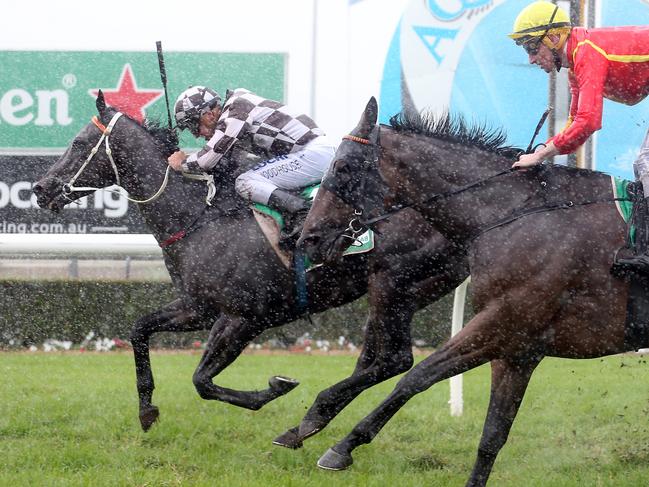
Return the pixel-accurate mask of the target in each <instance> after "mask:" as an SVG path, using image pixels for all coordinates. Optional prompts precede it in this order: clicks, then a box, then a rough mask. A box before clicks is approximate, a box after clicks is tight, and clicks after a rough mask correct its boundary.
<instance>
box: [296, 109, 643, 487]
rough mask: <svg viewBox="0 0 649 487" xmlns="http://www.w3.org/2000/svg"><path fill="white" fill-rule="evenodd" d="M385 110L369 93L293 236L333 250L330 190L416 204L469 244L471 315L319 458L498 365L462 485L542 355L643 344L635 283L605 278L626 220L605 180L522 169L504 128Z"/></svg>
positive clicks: (482, 465)
mask: <svg viewBox="0 0 649 487" xmlns="http://www.w3.org/2000/svg"><path fill="white" fill-rule="evenodd" d="M377 111H378V108H377V104H376V100H374V99H373V98H372V99H371V100H370V102H369V103H368V104H367V107H366V108H365V111H364V112H363V115H362V117H361V120H360V122H359V124H358V125H357V126H356V128H355V129H354V130H353V131H352V132H351V134H350V135H349V136H347V137H345V139H346V140H344V141H343V142H342V143H341V144H340V146H339V148H338V151H337V153H336V156H335V158H334V160H333V162H332V167H331V169H330V171H329V173H328V174H327V175H326V177H325V179H324V181H323V186H324V187H326V188H328V189H329V190H328V191H325V192H322V193H321V194H320V195H318V196H317V197H316V200H315V202H314V204H313V207H312V208H311V212H310V214H309V216H308V218H307V222H306V226H305V228H304V230H303V232H302V235H301V238H300V240H299V241H298V245H301V246H302V247H303V248H305V250H306V251H307V253H308V254H309V255H312V256H324V255H328V254H330V253H332V252H335V250H336V249H335V247H336V242H337V239H336V236H337V235H338V234H339V232H340V231H341V230H342V229H344V228H345V222H344V220H340V221H338V222H336V221H334V217H333V215H335V213H334V212H333V211H331V205H332V204H334V203H335V201H336V198H335V196H334V194H333V193H335V194H336V195H337V196H338V197H340V198H342V199H344V200H345V201H347V202H348V203H349V204H350V205H352V206H354V207H356V208H363V212H366V211H367V210H370V211H371V212H373V213H374V215H376V214H377V212H379V213H381V212H382V213H383V214H386V215H390V214H392V216H394V212H397V211H398V210H399V208H403V207H412V208H415V209H417V210H418V211H419V212H420V213H421V214H422V215H423V216H424V217H425V218H426V220H427V221H428V222H429V223H430V224H431V225H432V226H434V227H435V228H436V229H437V230H439V231H440V233H442V235H444V236H445V237H446V238H447V239H448V240H449V241H453V242H456V243H457V244H458V245H460V246H464V247H465V248H466V250H467V253H468V259H469V266H470V270H471V279H472V289H473V308H474V312H475V313H476V314H475V317H474V318H473V319H471V320H470V321H469V323H468V324H467V325H466V326H465V327H464V329H463V330H462V331H461V332H460V333H458V334H457V335H455V336H454V337H452V338H451V339H450V340H449V341H448V342H446V343H445V344H444V345H443V346H441V347H440V348H439V349H438V350H436V351H435V352H434V353H432V354H431V355H430V356H429V357H427V358H426V359H425V360H423V361H422V362H420V363H419V364H417V365H416V366H415V367H414V368H412V369H411V370H410V371H409V372H408V373H407V374H406V375H405V376H404V377H403V378H402V379H401V380H400V381H399V382H398V383H397V385H396V386H395V388H394V390H393V391H392V392H391V393H390V394H389V396H388V397H387V398H386V399H385V400H384V401H383V402H382V403H381V404H380V405H379V406H378V407H377V408H376V409H374V410H373V411H372V412H371V413H370V414H369V415H368V416H367V417H366V418H364V419H363V420H362V421H361V422H360V423H359V424H358V425H357V426H356V427H354V428H353V430H352V431H351V432H350V433H349V434H348V435H347V436H346V437H345V438H344V439H343V440H341V441H340V442H338V443H337V444H336V445H335V446H333V447H332V448H330V449H329V450H328V451H327V452H326V453H325V454H324V455H323V456H322V457H321V458H320V460H319V461H318V466H320V467H322V468H325V469H331V470H342V469H345V468H347V467H349V466H350V465H351V464H352V461H353V459H352V451H353V450H354V449H355V448H356V447H358V446H359V445H361V444H365V443H370V442H371V441H372V439H373V438H374V437H375V436H376V435H377V434H378V432H379V431H380V430H381V428H383V426H385V425H386V423H387V422H388V421H389V419H390V418H391V417H392V416H393V415H394V414H395V413H396V412H397V411H398V410H399V409H400V408H401V407H402V406H404V405H405V404H406V402H407V401H408V400H409V399H410V398H411V397H412V396H414V395H415V394H418V393H420V392H423V391H425V390H426V389H428V388H429V387H431V386H432V385H433V384H436V383H437V382H440V381H442V380H444V379H447V378H449V377H452V376H454V375H456V374H459V373H462V372H465V371H468V370H470V369H472V368H474V367H477V366H479V365H482V364H485V363H487V362H490V363H491V370H492V384H491V398H490V403H489V407H488V411H487V417H486V420H485V423H484V429H483V433H482V438H481V440H480V444H479V447H478V453H477V459H476V462H475V464H474V467H473V470H472V472H471V476H470V478H469V480H468V482H467V485H470V486H479V485H485V484H486V482H487V479H488V477H489V474H490V472H491V469H492V467H493V464H494V462H495V460H496V456H497V454H498V452H499V451H500V449H501V448H502V447H503V445H504V444H505V442H506V440H507V436H508V434H509V431H510V428H511V426H512V423H513V421H514V419H515V416H516V414H517V412H518V409H519V406H520V404H521V401H522V399H523V396H524V394H525V390H526V388H527V385H528V382H529V380H530V377H531V375H532V373H533V371H534V370H535V368H536V366H537V365H538V364H539V362H540V361H541V360H542V359H543V358H544V357H546V356H553V357H564V358H593V357H600V356H604V355H608V354H614V353H620V352H625V351H629V350H634V349H637V348H640V347H644V346H647V342H649V340H648V339H647V330H631V329H630V328H631V327H629V326H626V325H625V320H626V316H627V313H626V306H627V297H628V295H629V283H628V281H627V280H625V279H621V278H617V277H614V276H613V275H611V273H610V268H611V265H612V263H613V259H614V255H615V252H616V251H617V250H618V249H619V248H620V247H621V246H623V244H624V242H625V236H626V226H625V222H624V221H623V219H622V217H621V215H620V214H618V210H617V208H616V202H617V201H616V200H617V199H618V198H616V197H615V195H614V192H613V185H612V178H611V177H610V176H608V175H605V174H603V173H598V172H595V171H588V170H581V169H576V168H569V167H564V166H549V167H548V166H546V165H543V166H541V167H537V168H536V169H532V170H517V171H515V170H512V169H511V165H512V163H513V161H514V160H516V158H515V157H513V153H512V150H511V148H507V147H503V146H502V144H503V142H504V136H503V134H502V132H501V131H493V130H488V129H486V128H485V127H480V126H474V127H471V126H470V125H469V124H467V123H466V122H464V121H463V119H461V118H455V117H453V116H450V115H448V116H442V117H435V116H432V115H430V114H428V115H427V114H425V113H424V114H421V113H402V114H400V115H398V116H396V117H393V118H392V120H391V123H390V125H389V126H379V125H377V124H376V120H377ZM377 186H383V187H384V190H383V193H384V195H386V197H385V198H384V201H383V202H381V203H380V205H379V206H377V205H376V204H375V203H376V198H372V197H373V194H374V193H375V191H372V194H370V195H369V198H368V196H367V195H366V191H365V188H367V187H372V188H375V187H377ZM380 218H381V217H380V216H375V217H374V218H373V219H372V220H377V219H380ZM320 221H322V222H325V223H326V228H325V229H324V230H322V229H319V228H318V222H320ZM362 223H363V222H362V221H361V224H362ZM332 235H333V236H332ZM332 249H333V250H332ZM633 332H637V333H633Z"/></svg>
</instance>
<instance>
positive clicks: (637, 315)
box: [612, 178, 649, 350]
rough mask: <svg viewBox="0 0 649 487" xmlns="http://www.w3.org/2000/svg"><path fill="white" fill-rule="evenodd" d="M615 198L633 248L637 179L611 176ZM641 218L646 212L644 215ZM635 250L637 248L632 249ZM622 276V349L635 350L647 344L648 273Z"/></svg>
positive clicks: (639, 190)
mask: <svg viewBox="0 0 649 487" xmlns="http://www.w3.org/2000/svg"><path fill="white" fill-rule="evenodd" d="M612 182H613V194H614V197H615V198H625V199H626V200H625V201H616V202H615V203H616V205H617V209H618V211H619V213H620V216H622V218H623V219H624V221H625V222H626V223H627V227H628V229H629V230H628V235H627V247H628V248H634V246H635V245H636V244H640V242H636V238H635V237H636V225H635V221H634V218H632V217H633V215H634V212H633V206H634V203H635V202H636V201H640V200H642V198H643V197H644V195H643V192H642V188H641V187H640V185H639V184H638V183H635V182H632V181H628V180H625V179H620V178H612ZM641 206H642V205H641ZM644 217H645V218H646V217H647V215H645V216H644ZM636 251H637V250H636ZM625 279H626V280H627V281H628V283H629V293H628V296H627V303H626V320H625V324H624V346H625V349H626V350H638V349H640V348H645V347H649V277H647V276H641V275H638V274H635V273H631V274H628V275H627V276H626V277H625Z"/></svg>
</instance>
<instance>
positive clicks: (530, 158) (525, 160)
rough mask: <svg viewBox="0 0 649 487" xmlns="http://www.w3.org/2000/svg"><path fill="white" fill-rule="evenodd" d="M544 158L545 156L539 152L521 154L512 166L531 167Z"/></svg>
mask: <svg viewBox="0 0 649 487" xmlns="http://www.w3.org/2000/svg"><path fill="white" fill-rule="evenodd" d="M544 159H545V156H542V155H541V154H540V153H539V152H535V153H533V154H523V155H522V156H520V157H519V158H518V161H516V162H515V163H514V164H513V165H512V167H517V168H519V169H524V168H526V167H532V166H536V165H538V164H541V163H542V162H543V160H544Z"/></svg>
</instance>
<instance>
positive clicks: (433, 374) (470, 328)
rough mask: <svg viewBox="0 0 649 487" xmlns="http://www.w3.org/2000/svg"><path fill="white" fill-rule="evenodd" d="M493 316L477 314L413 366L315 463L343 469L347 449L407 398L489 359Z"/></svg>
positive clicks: (347, 462) (368, 434) (370, 434)
mask: <svg viewBox="0 0 649 487" xmlns="http://www.w3.org/2000/svg"><path fill="white" fill-rule="evenodd" d="M493 315H494V311H483V312H481V313H479V314H478V315H477V316H476V317H474V318H473V320H471V322H470V323H469V325H467V328H465V329H463V330H462V331H461V332H460V333H458V334H457V335H455V336H454V337H453V338H451V339H450V340H449V341H448V342H446V343H445V344H444V345H443V346H442V347H441V348H440V349H439V350H437V351H436V352H434V353H432V354H431V355H430V356H428V357H427V358H426V359H425V360H423V361H421V362H420V363H418V364H417V365H416V366H415V367H413V368H412V369H411V370H410V371H409V372H408V373H407V374H406V375H405V376H404V377H403V378H402V379H401V380H400V381H399V382H398V383H397V385H396V387H395V388H394V390H393V391H392V392H391V393H390V395H389V396H388V397H387V398H386V399H385V400H384V401H383V402H382V403H381V404H380V405H379V407H377V408H376V409H375V410H374V411H372V412H371V413H370V414H369V415H368V416H367V417H366V418H365V419H363V420H362V421H361V422H360V423H359V424H358V425H356V427H355V428H354V429H353V430H352V431H351V433H350V434H348V435H347V436H346V437H345V438H344V439H343V440H342V441H341V442H339V443H338V444H336V445H335V446H334V447H333V448H331V449H329V451H327V453H325V454H324V455H323V456H322V457H321V458H320V460H319V461H318V466H319V467H321V468H324V469H328V470H343V469H345V468H347V467H349V466H350V465H351V464H352V456H351V452H352V451H353V450H354V449H355V448H356V447H358V446H360V445H362V444H365V443H369V442H371V441H372V439H373V438H374V437H375V436H376V435H377V434H378V432H379V431H380V430H381V428H383V426H385V424H386V423H387V422H388V421H389V420H390V418H391V417H392V416H393V415H394V414H395V413H396V412H397V411H398V410H399V409H400V408H401V407H402V406H403V405H404V404H405V403H406V402H408V400H409V399H410V398H411V397H413V396H414V395H416V394H418V393H420V392H423V391H425V390H426V389H428V388H429V387H431V386H432V385H433V384H435V383H437V382H439V381H442V380H444V379H448V378H449V377H453V376H454V375H457V374H460V373H462V372H466V371H467V370H470V369H472V368H474V367H477V366H479V365H482V364H484V363H486V362H488V361H490V360H491V359H492V358H493V357H492V355H493V354H494V346H495V345H496V342H495V341H494V339H493V336H492V335H490V333H489V329H490V325H491V324H492V323H493V318H494V316H493Z"/></svg>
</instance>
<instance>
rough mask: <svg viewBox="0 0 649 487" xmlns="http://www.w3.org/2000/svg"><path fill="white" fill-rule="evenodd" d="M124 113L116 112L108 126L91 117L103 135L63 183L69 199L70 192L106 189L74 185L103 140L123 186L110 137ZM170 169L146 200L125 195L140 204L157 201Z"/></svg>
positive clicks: (165, 184)
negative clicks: (72, 174) (79, 165)
mask: <svg viewBox="0 0 649 487" xmlns="http://www.w3.org/2000/svg"><path fill="white" fill-rule="evenodd" d="M122 115H123V114H122V112H117V113H115V115H113V118H111V120H110V122H109V123H108V126H104V125H103V124H102V123H101V122H100V121H99V119H98V118H97V117H96V116H94V117H92V119H91V120H92V123H93V124H94V125H95V126H96V127H97V128H98V129H99V130H100V131H101V132H102V133H101V137H100V138H99V141H98V142H97V144H95V146H94V147H93V148H92V150H91V151H90V154H88V157H87V158H86V160H85V162H84V163H83V164H82V165H81V167H80V168H79V170H78V171H77V172H76V174H75V175H74V176H72V178H71V179H70V181H69V182H68V183H67V184H64V185H63V191H62V192H63V196H65V197H66V198H67V199H68V200H69V199H70V198H68V196H69V195H70V194H72V193H73V192H79V191H98V190H101V189H104V188H95V187H92V186H74V183H75V181H76V180H77V178H78V177H79V176H81V174H82V173H83V171H84V170H85V169H86V167H88V164H90V162H91V161H92V158H93V157H95V154H96V153H97V151H98V150H99V146H100V145H101V143H102V142H104V143H105V146H106V148H105V151H106V155H107V156H108V160H109V161H110V165H111V166H112V168H113V173H114V174H115V182H116V184H117V185H118V186H121V182H120V177H119V171H118V170H117V165H116V164H115V160H114V159H113V151H112V150H111V148H110V145H109V143H108V139H109V137H110V134H111V132H112V131H113V128H114V127H115V124H116V123H117V120H119V118H120V117H121V116H122ZM170 169H171V167H170V166H167V170H166V172H165V176H164V180H163V181H162V185H161V186H160V188H159V189H158V191H156V192H155V193H154V194H153V196H151V197H149V198H146V199H144V200H137V199H134V198H131V197H130V196H128V195H125V197H126V199H127V200H128V201H131V202H133V203H138V204H144V203H150V202H152V201H155V200H156V199H158V197H159V196H160V195H161V194H162V193H163V191H164V190H165V188H166V187H167V184H168V183H169V171H170ZM107 191H109V192H111V193H119V192H118V191H110V190H107Z"/></svg>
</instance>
